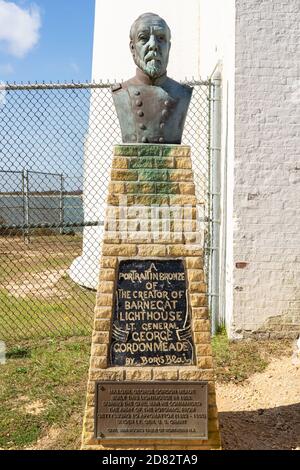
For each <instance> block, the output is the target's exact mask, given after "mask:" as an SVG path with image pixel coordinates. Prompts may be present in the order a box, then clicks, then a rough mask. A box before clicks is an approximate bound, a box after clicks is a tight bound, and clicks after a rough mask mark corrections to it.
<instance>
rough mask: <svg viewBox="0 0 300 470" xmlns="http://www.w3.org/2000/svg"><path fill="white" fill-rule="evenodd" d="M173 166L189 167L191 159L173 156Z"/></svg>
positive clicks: (179, 167)
mask: <svg viewBox="0 0 300 470" xmlns="http://www.w3.org/2000/svg"><path fill="white" fill-rule="evenodd" d="M175 167H176V168H178V169H191V168H192V160H191V158H189V157H186V158H185V157H179V158H175Z"/></svg>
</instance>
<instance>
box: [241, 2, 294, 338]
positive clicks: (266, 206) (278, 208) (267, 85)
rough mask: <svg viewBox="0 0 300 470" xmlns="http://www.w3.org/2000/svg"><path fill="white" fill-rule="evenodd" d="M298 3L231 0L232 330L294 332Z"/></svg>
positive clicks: (281, 333) (280, 334)
mask: <svg viewBox="0 0 300 470" xmlns="http://www.w3.org/2000/svg"><path fill="white" fill-rule="evenodd" d="M299 64H300V4H299V0H288V1H284V2H283V1H282V0H237V1H236V77H235V80H236V108H235V109H236V117H235V127H236V135H235V152H236V154H235V169H234V181H235V185H234V220H235V230H234V266H235V264H236V263H238V262H244V263H247V265H246V267H245V268H244V269H237V268H236V267H235V268H234V305H233V307H234V308H233V331H234V333H235V334H236V335H245V334H247V333H249V332H250V331H253V330H254V331H257V330H260V331H262V332H265V331H268V332H270V331H274V332H275V334H276V335H277V336H284V335H288V334H291V332H294V333H295V334H296V333H297V332H299V331H300V216H299V213H300V165H299V162H300V152H299V149H300V127H299V122H300V91H299V90H300V76H299V71H300V69H299Z"/></svg>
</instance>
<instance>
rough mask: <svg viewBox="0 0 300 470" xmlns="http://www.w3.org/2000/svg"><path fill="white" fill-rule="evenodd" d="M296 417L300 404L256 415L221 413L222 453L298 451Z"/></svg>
mask: <svg viewBox="0 0 300 470" xmlns="http://www.w3.org/2000/svg"><path fill="white" fill-rule="evenodd" d="M270 393H271V392H270ZM299 416H300V403H297V404H293V405H289V406H279V407H276V408H267V409H260V410H255V411H235V412H221V413H219V419H220V429H221V437H222V445H223V449H225V450H267V449H274V450H275V449H276V450H292V449H296V448H298V449H299V448H300V419H299Z"/></svg>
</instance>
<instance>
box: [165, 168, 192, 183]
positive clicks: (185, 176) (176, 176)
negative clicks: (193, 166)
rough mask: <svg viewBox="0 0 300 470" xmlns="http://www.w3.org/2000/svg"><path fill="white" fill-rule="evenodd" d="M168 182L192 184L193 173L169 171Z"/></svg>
mask: <svg viewBox="0 0 300 470" xmlns="http://www.w3.org/2000/svg"><path fill="white" fill-rule="evenodd" d="M168 181H172V182H178V183H179V182H183V181H186V182H192V181H193V172H192V170H169V173H168Z"/></svg>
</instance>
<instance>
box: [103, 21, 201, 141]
mask: <svg viewBox="0 0 300 470" xmlns="http://www.w3.org/2000/svg"><path fill="white" fill-rule="evenodd" d="M170 47H171V32H170V28H169V27H168V25H167V23H166V22H165V20H164V19H163V18H161V17H160V16H158V15H155V14H154V13H144V14H143V15H141V16H139V17H138V18H137V20H136V21H135V22H134V23H133V25H132V27H131V29H130V50H131V53H132V56H133V60H134V62H135V64H136V65H137V70H136V75H135V77H133V78H131V79H130V80H127V81H126V82H124V83H120V84H116V85H114V86H113V87H112V92H113V100H114V104H115V108H116V111H117V116H118V119H119V123H120V127H121V133H122V140H123V142H124V143H156V144H181V139H182V133H183V128H184V123H185V119H186V115H187V111H188V108H189V104H190V100H191V96H192V92H193V88H191V87H189V86H187V85H182V84H180V83H178V82H176V81H175V80H172V79H171V78H169V77H167V65H168V60H169V52H170Z"/></svg>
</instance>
